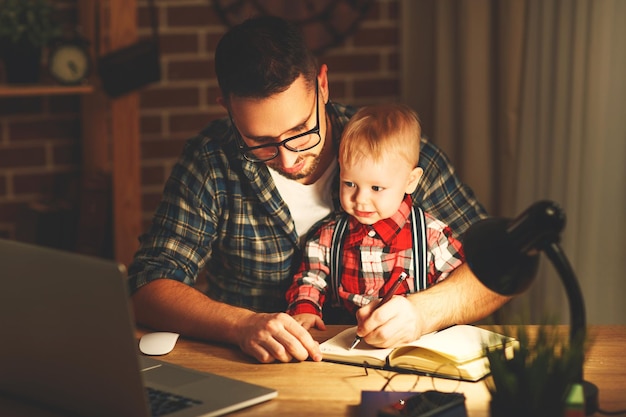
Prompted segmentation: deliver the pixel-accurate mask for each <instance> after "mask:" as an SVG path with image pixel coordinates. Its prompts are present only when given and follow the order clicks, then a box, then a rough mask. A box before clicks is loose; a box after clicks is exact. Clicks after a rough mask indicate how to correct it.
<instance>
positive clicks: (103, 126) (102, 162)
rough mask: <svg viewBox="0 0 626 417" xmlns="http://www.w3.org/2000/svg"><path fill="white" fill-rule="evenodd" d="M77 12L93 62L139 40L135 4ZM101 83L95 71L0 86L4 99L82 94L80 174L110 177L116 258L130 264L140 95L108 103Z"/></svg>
mask: <svg viewBox="0 0 626 417" xmlns="http://www.w3.org/2000/svg"><path fill="white" fill-rule="evenodd" d="M77 12H78V20H79V22H80V26H81V34H82V36H84V37H85V38H86V39H87V40H88V41H89V45H90V54H91V60H92V62H94V63H95V62H96V61H97V56H96V52H97V51H99V53H100V54H104V53H106V52H109V51H112V50H116V49H118V48H122V47H125V46H128V45H130V44H132V43H133V42H135V41H136V40H137V14H138V10H137V0H108V1H106V2H96V1H93V0H78V1H77ZM96 20H98V21H97V22H96ZM99 85H100V84H99V80H98V79H97V76H96V74H95V71H93V72H92V75H91V76H90V77H89V80H88V81H87V82H86V83H85V84H82V85H77V86H63V85H57V84H52V83H48V82H43V83H42V84H37V85H6V84H0V97H27V96H52V95H80V97H81V112H80V117H81V126H82V128H81V129H82V132H81V139H82V143H81V148H82V155H81V158H82V160H81V164H82V173H83V176H84V180H85V181H87V182H88V181H89V180H90V179H93V178H101V177H102V176H103V175H104V176H108V177H109V178H110V180H111V181H110V184H111V185H110V194H111V195H110V201H111V203H110V204H111V212H112V228H113V231H112V232H113V233H112V236H113V257H114V258H115V260H117V261H118V262H120V263H122V264H125V265H128V264H129V263H130V262H131V260H132V257H133V255H134V253H135V251H136V249H137V246H138V236H139V234H140V233H141V229H142V222H141V173H140V167H141V154H140V127H139V95H138V93H136V92H133V93H130V94H127V95H125V96H123V97H120V98H116V99H109V98H108V96H106V94H105V93H104V92H103V91H102V89H101V88H100V87H99ZM94 221H97V220H96V219H94Z"/></svg>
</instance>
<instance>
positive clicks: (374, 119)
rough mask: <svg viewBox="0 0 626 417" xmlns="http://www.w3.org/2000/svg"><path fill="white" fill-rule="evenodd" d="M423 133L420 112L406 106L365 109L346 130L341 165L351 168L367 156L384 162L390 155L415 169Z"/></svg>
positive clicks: (340, 151)
mask: <svg viewBox="0 0 626 417" xmlns="http://www.w3.org/2000/svg"><path fill="white" fill-rule="evenodd" d="M421 130H422V129H421V126H420V122H419V117H418V116H417V113H415V111H413V110H412V109H411V108H410V107H408V106H406V105H404V104H398V103H393V104H392V103H389V104H379V105H373V106H367V107H363V108H361V109H360V110H359V111H357V112H356V113H355V114H354V116H352V118H351V119H350V121H349V122H348V124H347V125H346V127H345V128H344V131H343V134H342V136H341V142H340V144H339V163H340V164H347V165H351V164H354V163H355V162H358V161H359V160H360V159H362V158H364V157H368V158H372V160H373V161H375V162H380V161H382V160H383V159H384V158H385V157H386V156H388V155H399V156H401V157H402V158H403V159H405V160H406V161H407V162H408V163H409V164H410V165H411V166H412V167H414V168H415V167H417V164H418V161H419V153H420V137H421Z"/></svg>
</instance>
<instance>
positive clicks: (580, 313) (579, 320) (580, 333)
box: [542, 242, 587, 381]
mask: <svg viewBox="0 0 626 417" xmlns="http://www.w3.org/2000/svg"><path fill="white" fill-rule="evenodd" d="M542 249H543V251H544V252H545V254H546V255H547V256H548V258H549V259H550V261H551V262H552V265H554V268H555V269H556V270H557V272H558V273H559V277H560V278H561V281H562V282H563V286H564V287H565V292H566V293H567V299H568V301H569V311H570V321H571V323H570V343H572V344H573V343H576V342H578V341H580V342H581V343H584V340H585V334H586V327H587V325H586V321H585V302H584V300H583V294H582V291H581V290H580V285H579V284H578V280H577V279H576V275H575V274H574V270H573V269H572V267H571V265H570V263H569V261H568V260H567V257H566V256H565V253H564V252H563V250H562V249H561V246H560V245H559V244H558V242H551V243H550V244H548V245H545V247H543V248H542ZM579 376H580V380H581V381H582V380H583V371H582V364H581V369H580V375H579Z"/></svg>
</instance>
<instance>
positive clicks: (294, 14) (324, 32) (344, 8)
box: [213, 0, 373, 55]
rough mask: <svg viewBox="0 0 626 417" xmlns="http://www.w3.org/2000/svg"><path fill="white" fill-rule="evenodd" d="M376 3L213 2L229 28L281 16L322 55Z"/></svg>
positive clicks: (319, 0) (365, 0) (332, 0)
mask: <svg viewBox="0 0 626 417" xmlns="http://www.w3.org/2000/svg"><path fill="white" fill-rule="evenodd" d="M372 3H373V0H297V1H294V0H247V1H246V0H214V2H213V4H214V8H215V11H216V12H217V14H218V16H219V17H220V19H221V20H222V22H223V23H224V24H225V25H227V26H228V27H231V26H234V25H236V24H238V23H241V22H243V21H244V20H245V19H247V18H248V17H252V16H258V15H272V16H279V17H282V18H284V19H287V20H290V21H292V22H294V23H296V24H297V25H298V26H300V28H301V29H302V32H303V33H304V36H305V39H306V41H307V44H308V45H309V47H310V48H311V50H312V51H313V52H315V54H317V55H319V54H321V53H323V52H324V51H326V50H327V49H329V48H331V47H333V46H335V45H338V44H340V43H341V42H343V40H344V39H345V38H346V37H347V36H348V35H350V34H351V33H352V32H354V30H355V29H356V28H357V27H358V25H359V23H360V22H361V20H362V19H363V17H365V14H366V13H367V11H368V9H369V7H370V5H371V4H372Z"/></svg>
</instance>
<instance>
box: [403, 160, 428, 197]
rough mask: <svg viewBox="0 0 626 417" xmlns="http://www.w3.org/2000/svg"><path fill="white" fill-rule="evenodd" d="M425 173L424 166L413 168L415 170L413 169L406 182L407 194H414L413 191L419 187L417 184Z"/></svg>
mask: <svg viewBox="0 0 626 417" xmlns="http://www.w3.org/2000/svg"><path fill="white" fill-rule="evenodd" d="M423 173H424V170H423V169H422V168H420V167H417V168H413V171H411V173H410V174H409V180H408V182H407V184H406V189H405V190H404V192H405V193H406V194H412V193H413V191H415V189H416V188H417V184H419V182H420V179H421V178H422V174H423Z"/></svg>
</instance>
